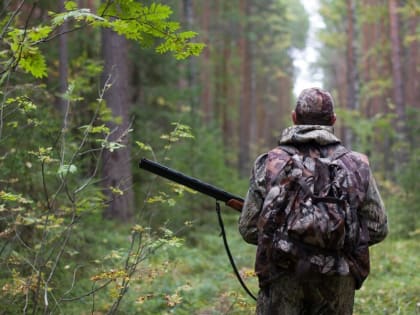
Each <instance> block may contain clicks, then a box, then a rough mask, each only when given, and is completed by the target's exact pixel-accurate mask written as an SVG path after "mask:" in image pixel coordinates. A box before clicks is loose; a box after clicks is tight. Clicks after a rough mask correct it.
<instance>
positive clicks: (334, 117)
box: [331, 114, 337, 126]
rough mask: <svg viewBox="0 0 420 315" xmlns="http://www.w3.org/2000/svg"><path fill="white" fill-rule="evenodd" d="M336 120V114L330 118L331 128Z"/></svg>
mask: <svg viewBox="0 0 420 315" xmlns="http://www.w3.org/2000/svg"><path fill="white" fill-rule="evenodd" d="M336 120H337V115H336V114H334V115H333V116H332V117H331V126H332V125H334V123H335V121H336Z"/></svg>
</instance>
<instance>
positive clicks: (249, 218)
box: [239, 154, 267, 244]
mask: <svg viewBox="0 0 420 315" xmlns="http://www.w3.org/2000/svg"><path fill="white" fill-rule="evenodd" d="M266 159H267V154H263V155H261V156H259V157H258V158H257V160H256V161H255V163H254V168H253V170H252V174H251V178H250V184H249V189H248V193H247V195H246V198H245V202H244V206H243V208H242V212H241V215H240V217H239V233H240V234H241V235H242V237H243V239H244V240H245V241H246V242H247V243H250V244H257V242H258V228H257V223H258V218H259V215H260V212H261V208H262V205H263V202H264V196H265V172H266V169H265V162H266Z"/></svg>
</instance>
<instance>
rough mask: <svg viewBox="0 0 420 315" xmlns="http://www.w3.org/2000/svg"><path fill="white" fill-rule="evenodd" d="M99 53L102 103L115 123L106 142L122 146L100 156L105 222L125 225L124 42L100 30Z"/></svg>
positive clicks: (129, 207) (128, 205)
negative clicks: (103, 102) (123, 222)
mask: <svg viewBox="0 0 420 315" xmlns="http://www.w3.org/2000/svg"><path fill="white" fill-rule="evenodd" d="M102 35H103V38H102V53H103V58H104V62H105V64H104V72H103V84H105V85H106V84H111V85H110V87H109V88H108V90H107V91H106V93H105V97H104V99H105V101H106V103H107V106H108V107H109V108H110V109H111V111H112V114H113V117H114V119H116V121H112V122H108V127H109V128H110V130H111V132H112V133H111V135H110V137H109V139H108V140H109V141H115V142H118V143H121V144H123V145H125V147H124V148H122V149H118V150H114V151H113V152H111V151H110V150H107V151H105V152H104V155H103V187H104V193H105V196H106V197H107V200H108V202H109V204H108V207H107V208H106V209H105V212H104V216H105V217H106V218H112V219H119V220H121V221H129V220H130V219H131V218H132V217H133V213H134V193H133V188H132V173H131V155H130V145H129V137H128V129H129V127H130V120H129V109H130V103H129V100H130V97H129V82H128V81H129V79H128V78H129V65H128V42H127V40H126V39H125V38H124V37H121V36H119V35H118V34H116V33H115V32H113V31H111V30H109V29H105V30H103V33H102Z"/></svg>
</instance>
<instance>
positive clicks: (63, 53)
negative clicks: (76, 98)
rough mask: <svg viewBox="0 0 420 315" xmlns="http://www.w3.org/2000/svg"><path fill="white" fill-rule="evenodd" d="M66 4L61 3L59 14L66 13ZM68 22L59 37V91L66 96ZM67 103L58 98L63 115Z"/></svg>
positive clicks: (61, 29) (63, 25) (61, 1)
mask: <svg viewBox="0 0 420 315" xmlns="http://www.w3.org/2000/svg"><path fill="white" fill-rule="evenodd" d="M64 2H65V0H60V1H59V12H64V11H65V8H64ZM67 32H68V22H67V21H65V22H64V23H63V24H62V25H61V26H60V33H61V36H60V37H59V46H58V47H59V48H58V54H59V60H58V63H59V69H58V72H59V81H60V87H59V91H60V94H64V93H65V92H66V91H67V85H68V83H67V78H68V67H69V56H68V45H67V38H68V34H67ZM66 103H67V101H66V100H65V99H64V98H63V97H59V98H58V110H59V111H60V112H61V113H62V114H63V113H64V112H65V111H66Z"/></svg>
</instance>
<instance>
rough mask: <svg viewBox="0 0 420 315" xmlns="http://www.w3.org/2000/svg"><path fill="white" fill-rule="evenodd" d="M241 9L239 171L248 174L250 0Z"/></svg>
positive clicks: (250, 95) (243, 174)
mask: <svg viewBox="0 0 420 315" xmlns="http://www.w3.org/2000/svg"><path fill="white" fill-rule="evenodd" d="M240 10H241V13H242V14H241V15H242V17H243V22H242V32H241V38H240V40H239V50H240V56H241V79H242V83H241V85H242V86H241V95H240V104H239V158H238V162H239V172H240V174H241V175H242V176H247V175H248V174H249V169H250V150H249V149H250V135H251V132H250V127H251V125H250V123H251V107H252V103H251V102H252V79H253V77H252V66H251V63H252V56H251V47H250V46H251V45H250V40H249V38H248V35H249V24H248V16H249V13H250V1H248V0H241V1H240Z"/></svg>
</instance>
